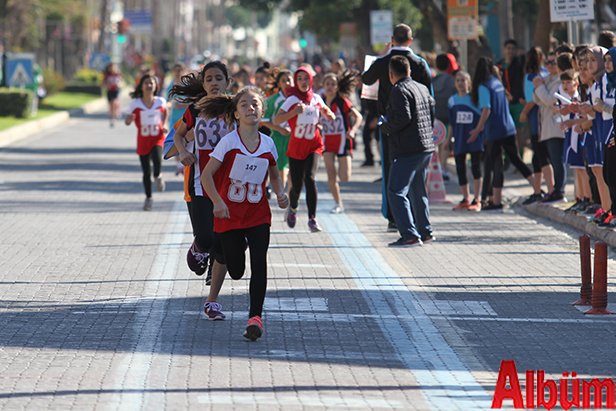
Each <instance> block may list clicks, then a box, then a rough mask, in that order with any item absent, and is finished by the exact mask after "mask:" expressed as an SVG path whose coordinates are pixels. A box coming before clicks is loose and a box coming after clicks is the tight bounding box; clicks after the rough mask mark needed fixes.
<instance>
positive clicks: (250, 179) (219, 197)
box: [197, 87, 289, 341]
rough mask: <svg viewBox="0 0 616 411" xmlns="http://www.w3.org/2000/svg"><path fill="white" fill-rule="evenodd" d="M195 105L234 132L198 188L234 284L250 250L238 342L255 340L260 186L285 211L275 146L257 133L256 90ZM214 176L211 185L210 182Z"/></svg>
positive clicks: (263, 263)
mask: <svg viewBox="0 0 616 411" xmlns="http://www.w3.org/2000/svg"><path fill="white" fill-rule="evenodd" d="M197 106H198V107H199V108H201V109H202V110H203V113H204V115H205V116H206V117H208V118H218V117H219V116H224V119H225V120H226V122H227V124H229V123H231V122H234V123H237V129H236V130H235V131H233V132H230V133H229V134H227V135H226V136H225V137H224V138H223V139H222V140H221V141H220V143H219V144H218V145H217V146H216V148H215V149H214V151H213V152H212V153H211V155H210V161H209V162H208V164H207V165H206V166H205V169H204V170H203V173H202V174H201V183H202V184H203V187H204V188H205V191H206V192H207V194H208V196H209V197H210V198H211V199H212V201H213V203H214V216H215V217H216V218H215V219H214V231H216V232H217V233H220V238H221V242H222V248H223V250H224V254H225V258H226V261H227V269H228V270H229V275H230V276H231V278H233V279H234V280H239V279H240V278H242V277H243V275H244V271H245V270H246V257H245V251H246V240H248V246H249V248H250V266H251V271H252V273H251V277H250V314H249V320H248V325H247V327H246V331H245V332H244V337H246V338H248V339H250V340H252V341H255V340H256V339H257V338H259V337H261V335H262V334H263V321H262V319H261V316H262V311H263V301H264V300H265V291H266V288H267V249H268V247H269V238H270V225H271V221H272V214H271V210H270V207H269V203H268V201H267V198H266V197H265V181H266V177H267V175H268V173H269V178H270V183H271V185H272V188H273V190H274V192H275V193H276V196H277V198H278V206H279V207H280V208H286V207H287V206H288V204H289V199H288V197H287V195H286V194H285V192H284V186H283V185H282V180H281V179H280V174H279V173H278V167H277V166H276V160H277V158H278V154H277V153H276V146H275V145H274V141H273V140H272V139H271V138H270V137H268V136H266V135H265V134H262V133H259V122H260V121H261V117H262V116H263V106H264V96H263V93H262V92H261V91H260V90H259V89H258V88H256V87H245V88H243V89H242V90H240V91H239V93H238V94H237V95H236V96H235V97H232V96H213V97H206V98H204V99H202V100H201V101H200V102H199V103H198V104H197ZM214 174H216V183H215V182H214Z"/></svg>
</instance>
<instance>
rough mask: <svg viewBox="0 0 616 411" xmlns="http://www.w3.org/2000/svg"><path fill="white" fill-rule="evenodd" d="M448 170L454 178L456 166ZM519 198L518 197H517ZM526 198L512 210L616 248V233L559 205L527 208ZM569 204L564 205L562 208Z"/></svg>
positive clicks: (538, 204)
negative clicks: (526, 213) (549, 221)
mask: <svg viewBox="0 0 616 411" xmlns="http://www.w3.org/2000/svg"><path fill="white" fill-rule="evenodd" d="M446 168H447V170H448V171H449V173H450V174H451V175H452V176H455V174H456V166H455V164H453V163H452V162H451V161H447V164H446ZM516 197H517V196H516ZM525 198H526V197H524V196H522V197H521V199H520V200H518V201H517V202H514V203H512V204H511V207H512V208H518V209H519V210H525V211H528V212H529V213H530V214H533V215H536V216H539V217H543V218H547V219H549V220H552V221H556V222H558V223H561V224H567V225H570V226H571V227H574V228H576V229H578V230H580V231H582V232H584V233H586V234H588V235H589V236H591V237H594V238H596V239H598V240H601V241H603V242H605V243H607V244H609V245H610V246H612V247H614V248H616V231H614V230H610V229H605V228H599V227H598V226H597V225H596V224H593V223H590V222H589V219H588V218H586V217H584V216H582V215H577V214H575V213H565V211H564V210H563V208H564V207H559V206H558V205H556V206H553V205H548V204H541V203H534V204H530V205H527V206H523V205H522V203H521V201H523V200H524V199H525ZM564 204H567V203H562V204H561V206H563V205H564ZM571 204H573V203H568V204H567V205H571Z"/></svg>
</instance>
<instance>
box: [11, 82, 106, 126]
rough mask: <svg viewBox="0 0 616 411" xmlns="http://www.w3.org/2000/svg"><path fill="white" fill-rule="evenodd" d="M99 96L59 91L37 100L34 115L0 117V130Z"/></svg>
mask: <svg viewBox="0 0 616 411" xmlns="http://www.w3.org/2000/svg"><path fill="white" fill-rule="evenodd" d="M99 98H100V96H96V95H94V94H85V93H65V92H59V93H56V94H54V95H52V96H48V97H45V98H44V99H43V100H41V101H39V108H38V112H37V113H36V116H32V117H28V118H17V117H0V131H2V130H6V129H7V128H10V127H13V126H16V125H19V124H23V123H25V122H27V121H31V120H38V119H41V118H43V117H47V116H50V115H52V114H54V113H57V112H58V111H63V110H70V109H72V108H76V107H79V106H82V105H84V104H86V103H89V102H90V101H93V100H96V99H99Z"/></svg>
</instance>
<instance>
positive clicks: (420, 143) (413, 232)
mask: <svg viewBox="0 0 616 411" xmlns="http://www.w3.org/2000/svg"><path fill="white" fill-rule="evenodd" d="M410 76H411V68H410V66H409V63H408V61H407V59H406V58H404V57H402V56H394V57H392V58H391V60H390V62H389V79H390V82H391V84H393V85H394V86H393V89H392V91H391V95H390V96H389V102H388V104H387V117H386V118H385V121H384V122H383V125H382V131H383V133H384V134H385V135H386V136H387V139H388V140H389V154H390V156H391V159H392V164H391V169H390V170H389V183H388V186H387V195H388V197H389V204H390V207H391V212H392V214H393V217H394V221H395V223H396V226H397V228H398V231H399V232H400V235H401V237H400V239H399V240H398V241H396V242H393V243H391V244H389V246H390V247H415V246H418V245H422V244H423V243H425V242H428V241H432V240H434V237H433V236H432V226H431V225H430V210H429V207H428V204H429V203H428V193H427V192H426V178H427V176H428V166H429V164H430V159H431V157H432V153H433V152H434V142H433V137H432V135H433V132H432V122H433V116H432V113H433V110H434V104H435V102H434V99H433V98H432V96H431V95H430V91H429V90H428V88H427V87H425V86H424V85H423V84H420V83H418V82H416V81H414V80H413V79H412V78H411V77H410ZM407 196H408V197H407Z"/></svg>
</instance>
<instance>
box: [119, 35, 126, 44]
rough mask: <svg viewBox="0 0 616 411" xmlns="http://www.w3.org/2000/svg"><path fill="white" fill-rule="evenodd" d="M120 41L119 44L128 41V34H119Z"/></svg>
mask: <svg viewBox="0 0 616 411" xmlns="http://www.w3.org/2000/svg"><path fill="white" fill-rule="evenodd" d="M118 43H119V44H124V43H126V36H125V35H124V34H118Z"/></svg>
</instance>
